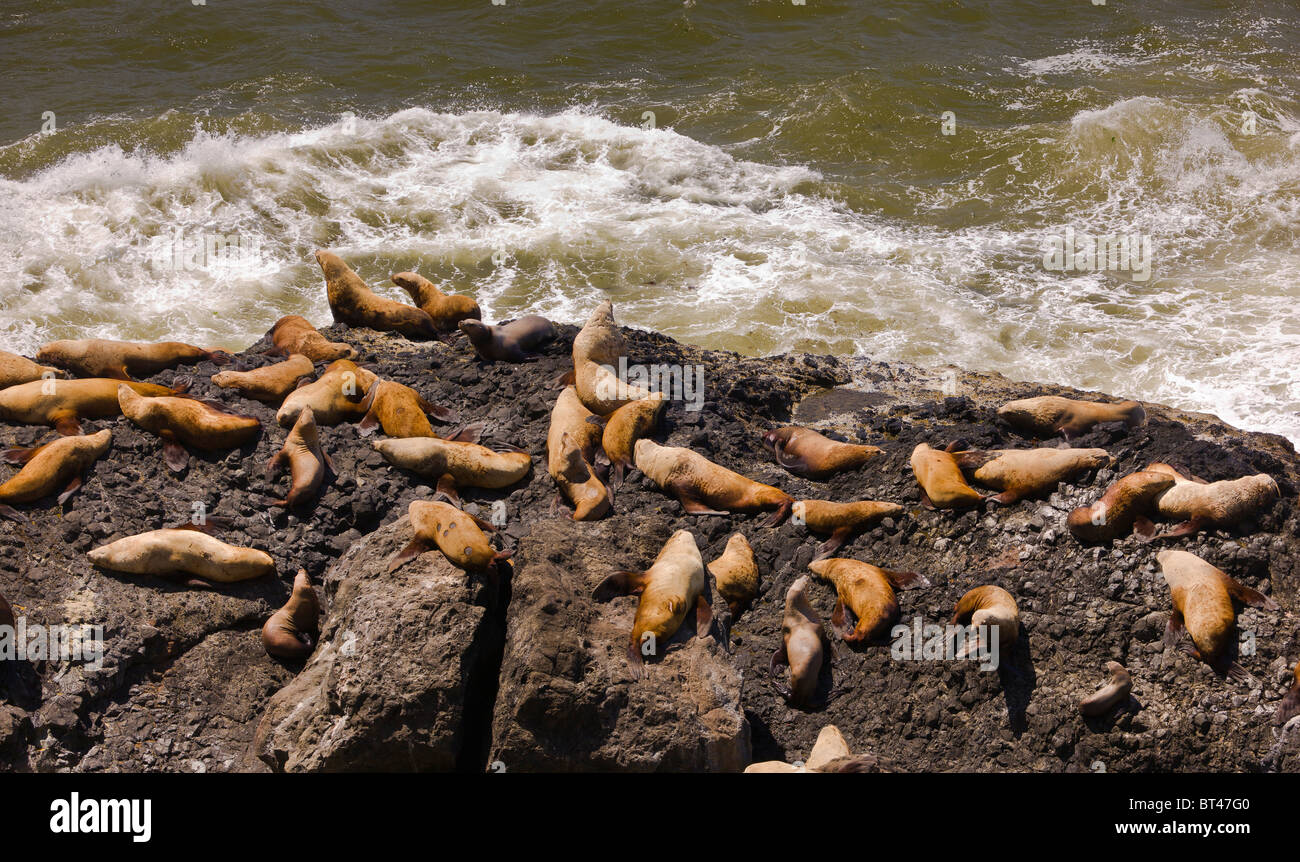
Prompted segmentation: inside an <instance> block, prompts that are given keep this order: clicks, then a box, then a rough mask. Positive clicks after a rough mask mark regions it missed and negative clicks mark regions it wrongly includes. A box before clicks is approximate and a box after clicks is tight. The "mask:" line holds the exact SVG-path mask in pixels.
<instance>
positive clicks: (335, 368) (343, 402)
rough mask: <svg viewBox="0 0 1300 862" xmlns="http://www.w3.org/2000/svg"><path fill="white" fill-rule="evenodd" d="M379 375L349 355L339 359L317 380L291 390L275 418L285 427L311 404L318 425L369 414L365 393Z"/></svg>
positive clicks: (352, 420) (296, 419)
mask: <svg viewBox="0 0 1300 862" xmlns="http://www.w3.org/2000/svg"><path fill="white" fill-rule="evenodd" d="M378 379H379V378H378V377H377V376H376V375H375V373H374V372H373V371H368V370H366V369H365V368H362V367H360V366H359V365H357V364H356V363H355V362H352V361H351V360H349V359H336V360H335V361H334V362H331V363H330V364H329V366H328V367H327V368H326V369H325V373H324V374H322V375H321V376H320V379H318V380H317V381H316V382H315V383H308V384H307V385H306V386H299V387H298V388H297V389H295V390H294V391H292V392H290V393H289V396H288V397H287V398H285V399H284V403H283V404H281V405H280V409H279V410H278V411H276V414H275V421H276V422H278V423H279V424H280V427H282V428H292V427H293V423H295V422H297V421H298V414H299V413H301V412H302V409H303V408H304V407H310V408H311V410H312V413H313V414H315V416H316V424H317V425H326V426H328V425H338V424H339V423H340V422H355V421H358V420H360V419H362V418H364V417H365V415H366V410H367V409H368V408H367V407H365V406H364V405H365V401H366V396H367V395H368V394H369V393H370V387H371V386H373V385H374V384H375V381H376V380H378Z"/></svg>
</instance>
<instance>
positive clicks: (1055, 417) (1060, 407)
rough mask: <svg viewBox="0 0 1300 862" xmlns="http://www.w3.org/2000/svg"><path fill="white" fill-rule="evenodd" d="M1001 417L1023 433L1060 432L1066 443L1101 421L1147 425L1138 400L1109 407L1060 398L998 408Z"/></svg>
mask: <svg viewBox="0 0 1300 862" xmlns="http://www.w3.org/2000/svg"><path fill="white" fill-rule="evenodd" d="M998 416H1000V417H1002V418H1003V419H1005V420H1006V421H1007V422H1008V423H1009V424H1010V425H1011V426H1013V427H1014V428H1016V429H1018V430H1020V431H1027V432H1029V433H1031V434H1037V435H1040V436H1043V437H1050V436H1051V435H1053V434H1057V433H1060V434H1061V435H1062V436H1063V437H1065V439H1066V440H1069V439H1070V438H1071V437H1074V436H1077V435H1079V434H1083V433H1085V432H1087V431H1088V430H1089V429H1090V428H1092V426H1094V425H1096V424H1098V423H1100V422H1124V423H1126V424H1127V425H1128V427H1130V428H1138V427H1141V426H1143V425H1145V424H1146V422H1147V412H1146V410H1145V408H1143V407H1142V405H1141V404H1139V403H1138V402H1136V401H1121V402H1119V403H1118V404H1105V403H1102V402H1098V401H1077V400H1075V399H1073V398H1062V397H1061V396H1059V395H1041V396H1039V397H1037V398H1022V399H1020V400H1019V401H1009V402H1007V403H1006V404H1003V405H1002V406H1001V407H999V408H998Z"/></svg>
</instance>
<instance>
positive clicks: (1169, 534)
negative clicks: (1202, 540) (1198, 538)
mask: <svg viewBox="0 0 1300 862" xmlns="http://www.w3.org/2000/svg"><path fill="white" fill-rule="evenodd" d="M1207 523H1209V522H1208V520H1207V519H1205V518H1192V519H1191V520H1190V521H1184V522H1183V523H1181V524H1179V525H1178V526H1177V527H1174V528H1173V529H1172V530H1165V531H1164V532H1163V533H1158V534H1156V535H1154V536H1152V537H1151V541H1153V542H1154V541H1155V540H1156V539H1176V538H1178V537H1179V536H1192V535H1195V534H1196V533H1199V532H1200V531H1201V530H1202V529H1203V528H1204V527H1205V526H1206V524H1207Z"/></svg>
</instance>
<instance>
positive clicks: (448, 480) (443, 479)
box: [433, 473, 460, 507]
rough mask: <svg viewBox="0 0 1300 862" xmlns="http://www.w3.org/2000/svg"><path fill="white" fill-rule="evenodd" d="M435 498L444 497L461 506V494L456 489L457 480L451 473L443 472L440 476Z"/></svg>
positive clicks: (454, 504) (449, 501)
mask: <svg viewBox="0 0 1300 862" xmlns="http://www.w3.org/2000/svg"><path fill="white" fill-rule="evenodd" d="M433 496H434V499H439V498H440V499H443V500H446V501H447V502H448V503H451V504H452V505H453V506H457V507H459V506H460V494H459V493H458V492H457V491H456V480H455V479H453V478H452V475H451V474H450V473H443V474H442V475H441V476H439V477H438V487H437V490H436V491H435V492H434V495H433Z"/></svg>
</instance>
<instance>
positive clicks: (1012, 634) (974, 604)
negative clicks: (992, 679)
mask: <svg viewBox="0 0 1300 862" xmlns="http://www.w3.org/2000/svg"><path fill="white" fill-rule="evenodd" d="M952 625H955V626H958V625H960V626H965V625H970V626H972V627H974V628H975V634H974V636H973V637H971V638H969V639H968V640H967V642H966V648H965V650H964V651H963V652H962V653H961V654H959V655H958V656H957V658H965V657H966V656H968V655H970V654H971V653H972V652H974V650H975V649H977V648H978V647H979V644H980V641H981V640H982V639H983V638H984V633H983V632H982V631H981V630H980V629H981V627H983V626H989V627H992V628H996V629H997V630H998V645H999V647H998V649H999V653H1002V652H1005V651H1006V650H1007V649H1009V648H1010V647H1011V646H1012V645H1014V644H1015V642H1016V640H1017V639H1018V638H1019V637H1020V608H1019V607H1018V606H1017V605H1016V600H1015V598H1014V597H1013V596H1012V595H1011V593H1009V592H1007V591H1006V590H1004V589H1002V588H1001V587H997V586H994V585H992V584H985V585H984V586H982V587H976V588H975V589H973V590H970V591H969V592H967V593H966V595H964V596H962V597H961V600H960V601H958V602H957V607H956V608H955V609H954V610H953V612H952ZM986 646H987V645H986Z"/></svg>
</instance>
